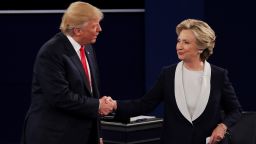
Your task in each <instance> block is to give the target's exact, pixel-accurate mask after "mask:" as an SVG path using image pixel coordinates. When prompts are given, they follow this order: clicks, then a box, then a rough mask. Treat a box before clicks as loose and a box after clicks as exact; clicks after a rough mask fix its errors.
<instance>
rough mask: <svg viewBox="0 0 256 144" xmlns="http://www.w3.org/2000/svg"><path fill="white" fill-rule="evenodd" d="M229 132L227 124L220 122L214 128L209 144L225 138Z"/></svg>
mask: <svg viewBox="0 0 256 144" xmlns="http://www.w3.org/2000/svg"><path fill="white" fill-rule="evenodd" d="M226 132H227V126H226V125H225V124H223V123H220V124H218V126H217V127H216V128H215V129H214V130H213V132H212V135H211V138H210V142H209V144H217V143H219V142H220V141H221V140H222V139H224V137H225V134H226Z"/></svg>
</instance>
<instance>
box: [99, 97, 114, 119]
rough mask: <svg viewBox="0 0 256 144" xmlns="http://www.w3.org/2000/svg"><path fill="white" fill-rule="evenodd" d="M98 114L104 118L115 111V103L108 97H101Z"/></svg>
mask: <svg viewBox="0 0 256 144" xmlns="http://www.w3.org/2000/svg"><path fill="white" fill-rule="evenodd" d="M99 104H100V106H99V114H100V115H101V116H106V115H108V114H109V113H111V112H113V111H114V110H116V109H117V103H116V101H115V100H113V99H112V98H111V97H110V96H103V97H101V98H100V99H99Z"/></svg>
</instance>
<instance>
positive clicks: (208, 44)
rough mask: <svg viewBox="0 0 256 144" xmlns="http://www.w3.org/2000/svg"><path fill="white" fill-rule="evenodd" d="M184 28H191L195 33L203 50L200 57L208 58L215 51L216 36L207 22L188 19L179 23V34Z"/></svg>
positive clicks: (177, 29) (177, 31)
mask: <svg viewBox="0 0 256 144" xmlns="http://www.w3.org/2000/svg"><path fill="white" fill-rule="evenodd" d="M184 29H185V30H191V31H192V32H193V33H194V35H195V37H196V42H197V45H198V46H199V49H200V50H202V53H201V54H200V58H201V60H202V61H205V60H207V59H208V58H209V56H210V55H211V54H212V53H213V48H214V46H215V39H216V36H215V32H214V31H213V29H212V28H211V27H210V26H209V25H208V24H207V23H205V22H203V21H201V20H197V19H186V20H184V21H182V22H181V23H179V24H178V25H177V27H176V33H177V35H179V34H180V32H181V31H182V30H184Z"/></svg>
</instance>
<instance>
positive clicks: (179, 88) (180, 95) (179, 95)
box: [174, 61, 192, 123]
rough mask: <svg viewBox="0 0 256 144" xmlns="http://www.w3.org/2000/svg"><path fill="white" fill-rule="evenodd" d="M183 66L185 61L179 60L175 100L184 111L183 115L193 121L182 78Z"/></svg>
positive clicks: (176, 72)
mask: <svg viewBox="0 0 256 144" xmlns="http://www.w3.org/2000/svg"><path fill="white" fill-rule="evenodd" d="M182 66H183V62H182V61H181V62H179V63H178V65H177V67H176V71H175V84H174V85H175V86H174V87H175V88H174V91H175V100H176V103H177V106H178V108H179V110H180V112H181V113H182V115H183V116H184V117H185V118H186V119H187V120H188V121H189V122H190V123H192V119H191V117H190V114H189V112H188V107H187V102H186V99H185V93H184V88H183V80H182Z"/></svg>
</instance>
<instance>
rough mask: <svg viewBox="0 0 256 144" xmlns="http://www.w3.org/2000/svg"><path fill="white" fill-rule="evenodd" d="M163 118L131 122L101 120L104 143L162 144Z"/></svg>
mask: <svg viewBox="0 0 256 144" xmlns="http://www.w3.org/2000/svg"><path fill="white" fill-rule="evenodd" d="M162 125H163V119H161V118H153V119H146V120H140V121H135V122H130V123H121V122H109V121H101V128H102V136H103V140H104V144H160V137H161V132H162Z"/></svg>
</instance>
